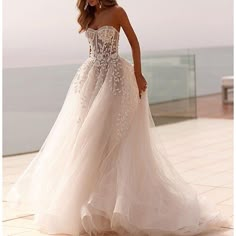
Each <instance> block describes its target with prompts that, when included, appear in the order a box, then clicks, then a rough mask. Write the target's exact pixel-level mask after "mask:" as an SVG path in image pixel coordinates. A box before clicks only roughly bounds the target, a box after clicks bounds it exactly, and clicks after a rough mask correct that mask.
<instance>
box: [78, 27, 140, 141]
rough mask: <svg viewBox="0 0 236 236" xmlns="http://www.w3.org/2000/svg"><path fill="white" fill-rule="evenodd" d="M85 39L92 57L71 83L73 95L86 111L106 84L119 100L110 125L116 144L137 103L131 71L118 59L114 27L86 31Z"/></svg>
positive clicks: (117, 36) (122, 60) (136, 93)
mask: <svg viewBox="0 0 236 236" xmlns="http://www.w3.org/2000/svg"><path fill="white" fill-rule="evenodd" d="M86 35H87V38H88V41H89V45H90V48H91V53H90V56H89V58H88V59H87V60H86V61H85V63H84V64H83V65H82V66H81V67H80V68H79V70H78V74H77V77H76V78H75V79H74V91H75V93H78V94H79V99H80V103H81V106H82V108H84V109H89V107H90V106H91V104H92V102H93V100H94V99H95V97H96V95H97V94H98V92H99V91H100V89H101V87H102V86H103V84H104V82H105V81H106V82H107V83H108V87H109V88H110V91H111V92H112V94H113V95H114V96H118V98H119V99H120V100H119V101H120V102H119V104H118V106H119V107H117V113H116V114H115V117H114V119H115V120H114V122H113V123H112V126H113V127H112V128H114V129H115V130H116V131H117V132H116V137H115V139H116V141H117V140H119V139H120V138H121V137H122V136H123V135H124V134H125V132H126V131H127V130H128V128H129V126H130V122H131V119H132V114H133V113H134V111H135V109H136V106H137V103H138V100H139V98H138V88H137V84H136V81H135V77H134V73H133V72H134V71H133V68H132V66H130V64H129V65H128V62H127V61H126V62H125V61H124V60H125V59H123V58H121V57H120V56H119V55H118V43H119V33H118V31H116V30H115V29H114V28H113V27H103V28H102V29H99V30H87V31H86ZM126 73H127V74H126ZM131 75H132V76H131ZM130 77H131V78H130ZM87 80H88V83H87V82H86V81H87ZM90 80H91V81H90ZM131 80H132V81H131ZM92 81H93V82H92ZM90 84H93V86H91V85H90Z"/></svg>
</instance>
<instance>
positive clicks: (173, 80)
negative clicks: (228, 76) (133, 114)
mask: <svg viewBox="0 0 236 236" xmlns="http://www.w3.org/2000/svg"><path fill="white" fill-rule="evenodd" d="M126 59H128V60H129V61H131V58H130V56H128V55H127V56H126ZM142 72H143V74H144V76H145V79H146V80H147V82H148V97H149V103H150V109H151V112H152V116H153V119H154V122H155V124H156V125H161V124H168V123H173V122H178V121H183V120H186V119H192V118H196V116H197V111H196V76H195V56H194V55H189V54H185V55H161V54H155V53H152V54H151V55H148V54H144V55H143V56H142Z"/></svg>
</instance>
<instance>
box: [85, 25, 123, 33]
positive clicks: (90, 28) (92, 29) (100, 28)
mask: <svg viewBox="0 0 236 236" xmlns="http://www.w3.org/2000/svg"><path fill="white" fill-rule="evenodd" d="M105 27H111V28H113V29H114V30H115V31H116V32H117V33H118V34H120V32H119V31H118V30H117V29H116V28H115V27H114V26H112V25H103V26H101V27H99V28H97V29H93V28H90V27H89V28H87V30H93V31H99V30H100V29H103V28H105Z"/></svg>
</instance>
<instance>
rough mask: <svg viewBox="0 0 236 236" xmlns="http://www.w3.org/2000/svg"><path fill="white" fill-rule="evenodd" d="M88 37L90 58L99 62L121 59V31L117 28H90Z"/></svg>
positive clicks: (107, 26)
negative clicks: (119, 52)
mask: <svg viewBox="0 0 236 236" xmlns="http://www.w3.org/2000/svg"><path fill="white" fill-rule="evenodd" d="M86 36H87V38H88V42H89V45H90V48H91V53H90V56H89V57H92V58H95V59H97V60H99V61H100V60H104V61H107V60H110V59H117V58H118V57H119V55H118V46H119V31H117V29H116V28H115V27H113V26H109V25H105V26H102V27H100V28H98V29H92V28H88V29H87V31H86Z"/></svg>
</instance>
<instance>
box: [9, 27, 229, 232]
mask: <svg viewBox="0 0 236 236" xmlns="http://www.w3.org/2000/svg"><path fill="white" fill-rule="evenodd" d="M85 35H86V37H87V38H88V41H89V45H90V47H91V54H90V56H89V57H88V59H87V60H86V61H85V62H84V63H83V64H82V65H81V66H80V67H79V68H78V70H77V72H76V74H75V76H74V78H73V80H72V83H71V85H70V87H69V90H68V92H67V95H66V98H65V101H64V103H63V106H62V108H61V110H60V112H59V115H58V117H57V119H56V121H55V123H54V125H53V127H52V129H51V131H50V133H49V134H48V136H47V138H46V139H45V141H44V143H43V145H42V147H41V149H40V151H39V152H38V153H37V154H36V156H35V157H34V158H33V160H32V161H31V163H30V164H29V165H28V167H27V168H26V169H25V171H24V172H23V173H22V174H21V176H20V177H19V178H18V180H17V181H16V183H15V184H14V185H13V187H12V188H11V190H10V191H9V192H8V194H7V201H9V204H10V206H11V207H14V208H19V209H24V210H28V211H29V212H32V213H33V214H34V223H35V225H36V226H37V227H38V230H40V231H41V232H46V233H48V234H61V233H64V234H71V235H73V236H79V235H82V234H83V233H87V234H88V235H100V234H101V235H103V233H109V232H110V233H112V232H113V233H114V234H115V235H116V234H117V235H120V236H125V235H151V236H153V235H155V236H156V235H158V236H160V235H196V234H198V233H200V232H204V231H207V230H211V229H215V228H219V227H221V226H225V224H227V220H226V219H225V218H224V217H223V215H221V213H220V212H219V211H218V210H216V208H215V206H214V205H213V204H211V203H210V202H209V201H206V199H205V198H203V197H202V196H199V195H198V194H197V193H196V191H195V190H194V189H193V188H192V187H191V186H190V185H189V184H188V183H186V182H185V181H184V180H183V179H182V177H181V176H180V175H179V174H178V173H177V171H176V170H175V169H174V167H173V166H172V165H171V163H170V162H169V161H168V158H167V156H166V155H165V153H164V152H163V151H162V150H161V145H160V143H158V142H157V140H156V138H154V133H153V129H151V128H152V127H154V126H155V125H154V122H153V120H152V116H151V113H150V109H149V103H148V97H147V89H146V91H145V92H143V93H142V97H141V98H140V97H139V95H138V94H139V93H138V87H137V83H136V78H135V75H134V68H133V65H132V64H130V63H129V62H128V61H127V60H126V59H124V58H122V57H120V56H119V54H118V44H119V32H118V31H117V30H116V29H115V28H114V27H112V26H103V27H101V28H99V29H97V30H95V29H92V28H89V29H88V30H87V31H86V33H85ZM108 235H110V234H108Z"/></svg>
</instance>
